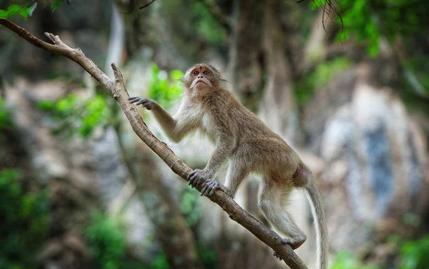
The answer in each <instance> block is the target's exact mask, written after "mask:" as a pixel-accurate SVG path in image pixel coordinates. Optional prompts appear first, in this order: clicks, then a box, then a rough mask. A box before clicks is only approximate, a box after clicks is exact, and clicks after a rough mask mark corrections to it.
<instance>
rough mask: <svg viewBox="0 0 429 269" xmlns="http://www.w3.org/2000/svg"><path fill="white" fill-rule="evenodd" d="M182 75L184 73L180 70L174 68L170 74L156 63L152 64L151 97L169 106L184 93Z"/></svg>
mask: <svg viewBox="0 0 429 269" xmlns="http://www.w3.org/2000/svg"><path fill="white" fill-rule="evenodd" d="M182 77H183V73H182V72H181V71H179V70H173V71H171V72H170V74H168V73H167V72H166V71H164V70H160V69H159V67H158V66H157V65H156V64H152V77H151V80H150V83H149V98H152V99H153V100H155V101H157V102H158V103H160V104H161V105H162V106H164V107H167V108H168V107H169V106H171V104H172V102H173V101H174V100H176V99H177V98H178V97H179V96H180V94H181V93H182V90H183V85H182V82H181V78H182Z"/></svg>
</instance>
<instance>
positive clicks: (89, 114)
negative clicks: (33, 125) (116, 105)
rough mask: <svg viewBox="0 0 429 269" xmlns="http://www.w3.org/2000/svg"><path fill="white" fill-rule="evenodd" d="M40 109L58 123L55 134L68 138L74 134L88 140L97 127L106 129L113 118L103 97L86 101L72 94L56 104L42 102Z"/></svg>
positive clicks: (39, 105) (99, 96)
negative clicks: (48, 113) (49, 114)
mask: <svg viewBox="0 0 429 269" xmlns="http://www.w3.org/2000/svg"><path fill="white" fill-rule="evenodd" d="M38 108H39V109H41V110H44V111H48V112H50V113H51V116H52V118H53V119H54V120H55V121H56V124H57V126H56V127H54V128H53V133H54V134H55V135H62V136H65V137H67V138H70V137H72V136H73V135H74V134H79V135H80V136H82V137H84V138H88V137H90V136H91V135H92V134H93V133H94V130H95V128H96V127H98V126H102V127H105V126H106V125H107V124H108V123H109V119H110V118H111V113H110V110H109V108H108V106H107V104H106V101H105V100H104V98H103V97H102V96H101V95H96V96H95V97H94V98H92V99H89V100H85V99H83V98H81V97H79V96H78V95H76V94H70V95H68V96H66V97H64V98H61V99H59V100H57V101H56V102H52V101H41V102H39V103H38Z"/></svg>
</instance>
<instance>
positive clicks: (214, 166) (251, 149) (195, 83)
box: [129, 64, 327, 269]
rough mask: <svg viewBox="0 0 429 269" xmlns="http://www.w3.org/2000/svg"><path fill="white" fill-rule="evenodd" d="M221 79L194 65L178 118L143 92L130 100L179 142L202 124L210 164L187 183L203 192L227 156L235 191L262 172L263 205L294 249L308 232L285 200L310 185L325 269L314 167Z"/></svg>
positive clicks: (229, 178)
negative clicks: (208, 144)
mask: <svg viewBox="0 0 429 269" xmlns="http://www.w3.org/2000/svg"><path fill="white" fill-rule="evenodd" d="M223 82H224V80H223V79H222V78H221V75H220V73H219V71H217V70H216V68H214V67H213V66H211V65H208V64H196V65H194V66H192V67H191V68H190V69H189V70H188V71H187V72H186V74H185V76H184V78H183V83H184V84H185V88H186V90H185V92H184V96H183V100H182V104H181V107H180V109H179V111H178V112H177V114H176V115H175V117H174V118H173V117H171V116H170V115H169V114H168V112H167V111H166V110H165V109H163V108H162V107H161V106H160V105H159V104H158V103H156V102H155V101H153V100H150V99H143V98H140V97H132V98H130V99H129V100H130V102H131V103H135V104H136V105H140V104H142V105H143V106H145V107H146V108H147V109H148V110H151V111H152V112H153V115H154V116H155V118H156V120H157V121H158V122H159V124H160V125H161V128H162V129H163V130H164V132H165V133H166V134H167V136H168V137H169V138H170V139H172V140H173V141H175V142H178V141H180V140H181V139H182V138H183V137H184V136H185V135H186V134H188V133H189V132H191V131H195V130H199V131H201V132H202V133H204V134H205V135H207V136H208V138H209V139H210V140H211V141H212V142H214V143H215V144H216V149H215V151H214V153H213V155H212V157H211V158H210V160H209V162H208V164H207V166H206V167H205V168H204V169H203V170H199V169H195V170H194V171H193V172H192V173H191V174H190V175H189V185H191V186H193V187H196V186H198V185H200V186H203V188H202V191H201V192H202V194H205V195H212V194H213V193H214V192H215V191H216V189H218V188H219V186H220V185H219V182H218V181H217V180H216V179H214V176H215V175H216V173H217V172H218V170H219V168H220V167H221V165H222V163H224V162H225V161H226V160H229V168H228V172H227V177H226V187H227V188H228V190H229V193H228V194H229V195H230V196H231V197H234V195H235V192H236V191H237V188H238V186H239V185H240V183H241V182H242V181H243V180H244V179H245V178H246V176H247V175H248V174H249V173H251V172H255V173H259V174H261V175H262V176H263V180H262V187H261V189H260V193H259V207H260V208H261V210H262V211H263V213H264V215H265V216H266V218H267V219H268V221H269V222H270V223H271V224H272V225H273V226H274V227H275V228H276V229H278V230H279V231H280V232H282V233H284V234H285V235H287V236H288V238H285V239H283V242H282V243H284V244H289V245H290V246H291V247H292V248H293V249H296V248H298V247H299V246H301V245H302V244H303V243H304V242H305V240H306V239H307V238H306V236H305V234H304V233H303V232H302V231H301V230H300V229H299V228H298V227H297V226H296V224H295V222H294V221H293V219H292V216H291V215H290V214H289V213H288V212H287V211H286V210H285V206H286V203H287V200H288V198H289V196H290V193H291V191H292V189H293V188H302V189H304V190H306V191H307V194H308V197H309V200H310V202H311V205H312V212H313V216H314V219H315V220H316V222H317V225H316V232H317V235H318V260H319V261H318V264H319V268H320V269H325V268H326V266H327V262H326V255H327V230H326V225H325V214H324V210H323V206H322V202H321V200H320V197H319V193H318V191H317V186H316V183H315V181H314V177H313V175H312V173H311V171H310V170H309V168H308V167H307V166H306V165H305V164H304V163H303V162H302V161H301V159H300V158H299V156H298V154H297V153H296V152H295V151H294V150H293V149H292V148H291V147H290V146H289V145H288V144H287V143H286V142H285V141H284V140H283V139H282V138H281V137H280V136H279V135H277V134H276V133H274V132H272V131H271V130H270V129H269V128H268V127H267V126H266V125H265V124H264V123H263V122H262V121H261V120H260V119H259V118H258V117H256V115H255V114H253V113H252V112H250V111H249V110H247V109H246V108H245V107H244V106H243V105H242V104H241V103H240V102H239V101H237V100H236V99H235V98H234V96H233V95H232V94H231V92H229V91H227V90H225V89H224V87H223Z"/></svg>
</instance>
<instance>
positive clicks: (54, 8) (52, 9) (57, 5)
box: [51, 0, 63, 13]
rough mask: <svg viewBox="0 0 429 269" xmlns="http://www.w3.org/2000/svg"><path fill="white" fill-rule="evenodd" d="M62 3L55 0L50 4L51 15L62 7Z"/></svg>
mask: <svg viewBox="0 0 429 269" xmlns="http://www.w3.org/2000/svg"><path fill="white" fill-rule="evenodd" d="M62 3H63V1H62V0H55V1H54V2H53V3H52V4H51V11H52V13H54V12H55V10H56V9H57V8H59V7H60V6H61V5H62Z"/></svg>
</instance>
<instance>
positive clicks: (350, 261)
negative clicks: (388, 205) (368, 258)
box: [330, 251, 378, 269]
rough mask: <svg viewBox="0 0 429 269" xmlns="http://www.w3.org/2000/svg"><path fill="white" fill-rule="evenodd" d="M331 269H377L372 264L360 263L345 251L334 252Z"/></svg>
mask: <svg viewBox="0 0 429 269" xmlns="http://www.w3.org/2000/svg"><path fill="white" fill-rule="evenodd" d="M330 268H331V269H377V268H378V267H374V266H363V265H361V264H360V263H359V262H358V261H357V259H356V258H355V257H353V255H352V254H350V253H349V252H347V251H340V252H338V253H337V254H336V256H335V259H334V263H333V264H332V265H331V267H330Z"/></svg>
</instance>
